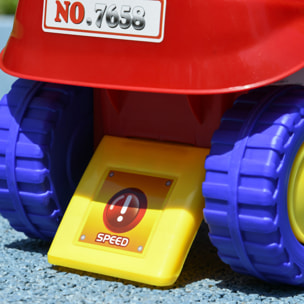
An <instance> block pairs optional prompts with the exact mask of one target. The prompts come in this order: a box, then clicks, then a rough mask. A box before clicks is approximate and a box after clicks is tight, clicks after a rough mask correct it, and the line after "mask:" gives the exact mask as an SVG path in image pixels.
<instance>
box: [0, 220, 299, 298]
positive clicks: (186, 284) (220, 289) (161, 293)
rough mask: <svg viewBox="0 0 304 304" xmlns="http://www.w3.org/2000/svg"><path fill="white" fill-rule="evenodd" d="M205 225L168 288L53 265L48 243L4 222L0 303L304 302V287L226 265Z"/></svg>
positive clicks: (0, 230) (0, 223)
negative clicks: (244, 273) (260, 277)
mask: <svg viewBox="0 0 304 304" xmlns="http://www.w3.org/2000/svg"><path fill="white" fill-rule="evenodd" d="M207 233H208V231H207V227H206V225H204V224H203V225H202V227H201V229H200V231H199V233H198V235H197V238H196V240H195V242H194V244H193V246H192V248H191V251H190V253H189V256H188V258H187V260H186V263H185V266H184V269H183V271H182V273H181V276H180V277H179V279H178V280H177V282H176V283H175V285H173V286H172V287H170V288H155V287H152V286H147V285H141V284H137V283H133V282H128V281H124V280H119V279H115V278H110V277H105V276H102V275H96V274H90V273H84V272H79V271H76V270H70V269H66V268H59V267H53V266H52V265H50V264H49V263H48V262H47V251H48V248H49V245H50V244H49V243H47V242H43V241H40V240H33V239H29V238H27V237H25V236H24V235H23V234H22V233H19V232H16V231H15V230H13V229H12V228H11V227H10V226H9V224H8V222H7V221H6V220H5V219H3V218H0V235H1V239H0V303H26V302H29V303H44V304H46V303H64V304H68V303H73V304H74V303H75V304H76V303H113V304H114V303H115V304H120V303H147V304H148V303H159V304H161V303H164V304H171V303H172V304H173V303H180V304H182V303H187V304H188V303H225V304H230V303H238V304H241V303H244V304H245V303H303V302H304V289H300V288H295V287H291V286H273V285H269V284H266V283H264V282H261V281H259V280H257V279H255V278H252V277H247V276H242V275H239V274H237V273H234V272H233V271H231V270H230V268H229V267H227V266H226V265H225V264H223V263H222V262H221V261H220V260H219V258H218V257H217V255H216V250H215V249H214V248H213V246H212V245H211V244H210V242H209V239H208V236H207Z"/></svg>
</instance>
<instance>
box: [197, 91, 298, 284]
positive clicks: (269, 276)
mask: <svg viewBox="0 0 304 304" xmlns="http://www.w3.org/2000/svg"><path fill="white" fill-rule="evenodd" d="M303 142H304V88H303V87H299V86H287V87H265V88H261V89H258V90H254V91H252V92H250V93H248V94H246V95H243V96H241V97H240V98H239V99H237V100H236V102H235V104H234V107H233V108H232V109H231V110H230V111H228V112H227V113H226V114H225V115H224V117H223V119H222V122H221V125H220V128H219V130H217V131H216V132H215V134H214V136H213V139H212V145H211V151H210V155H209V156H208V157H207V160H206V163H205V167H206V179H205V182H204V183H203V194H204V196H205V200H206V206H205V209H204V216H205V220H206V222H207V223H208V226H209V235H210V240H211V242H212V243H213V245H214V246H216V247H217V249H218V254H219V256H220V258H221V259H222V261H224V262H225V263H227V264H229V265H230V266H231V268H232V269H233V270H235V271H237V272H240V273H244V274H249V275H253V276H255V277H258V278H260V279H263V280H265V281H269V282H280V283H286V284H292V285H304V275H303V272H304V246H303V244H302V243H301V242H300V241H299V240H298V238H297V237H296V235H295V233H294V230H293V229H292V227H291V223H290V220H289V215H288V199H287V198H288V195H289V193H288V191H289V186H288V185H289V176H290V172H291V170H292V167H293V163H294V160H295V157H296V155H297V153H298V150H299V149H300V148H301V146H302V144H303ZM303 187H304V186H303ZM303 203H304V201H303Z"/></svg>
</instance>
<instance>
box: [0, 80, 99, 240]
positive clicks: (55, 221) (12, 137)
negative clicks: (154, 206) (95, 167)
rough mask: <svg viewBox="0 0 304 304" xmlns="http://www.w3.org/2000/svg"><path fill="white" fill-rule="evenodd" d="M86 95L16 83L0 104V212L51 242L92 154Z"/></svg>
mask: <svg viewBox="0 0 304 304" xmlns="http://www.w3.org/2000/svg"><path fill="white" fill-rule="evenodd" d="M92 112H93V110H92V90H91V89H87V88H80V87H71V86H64V85H56V84H48V83H41V82H35V81H29V80H22V79H19V80H17V81H16V82H15V84H14V85H13V86H12V89H11V91H10V93H9V94H7V95H5V96H4V97H3V98H2V100H1V101H0V212H1V214H2V216H4V217H5V218H7V219H8V221H9V222H10V224H11V226H12V227H13V228H15V229H16V230H18V231H22V232H24V233H25V234H26V235H27V236H29V237H33V238H40V239H45V240H51V239H52V238H53V236H54V235H55V233H56V230H57V227H58V225H59V222H60V220H61V218H62V216H63V214H64V211H65V209H66V207H67V204H68V202H69V200H70V198H71V196H72V194H73V192H74V190H75V188H76V186H77V183H78V181H79V180H80V177H81V175H82V172H83V171H84V169H85V167H86V165H87V164H88V161H89V159H90V157H91V155H92V152H93V126H92V123H93V119H92V116H93V115H92Z"/></svg>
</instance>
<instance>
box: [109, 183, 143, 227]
mask: <svg viewBox="0 0 304 304" xmlns="http://www.w3.org/2000/svg"><path fill="white" fill-rule="evenodd" d="M146 209H147V198H146V196H145V194H144V193H143V192H142V191H141V190H139V189H137V188H127V189H124V190H121V191H119V192H118V193H116V194H115V195H113V196H112V198H111V199H110V200H109V201H108V203H107V205H106V207H105V210H104V213H103V221H104V224H105V225H106V227H107V228H108V229H109V230H110V231H112V232H116V233H123V232H127V231H129V230H131V229H133V228H135V227H136V226H137V225H138V224H139V222H140V221H141V220H142V218H143V217H144V215H145V213H146Z"/></svg>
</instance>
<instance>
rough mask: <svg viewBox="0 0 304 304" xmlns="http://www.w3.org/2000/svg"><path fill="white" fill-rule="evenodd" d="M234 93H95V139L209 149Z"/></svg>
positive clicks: (104, 91)
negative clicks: (142, 140) (117, 138)
mask: <svg viewBox="0 0 304 304" xmlns="http://www.w3.org/2000/svg"><path fill="white" fill-rule="evenodd" d="M235 98H236V94H225V95H211V96H207V95H206V96H204V95H201V96H200V95H177V94H176V95H175V94H162V93H145V92H132V91H116V90H95V109H94V115H95V119H94V121H95V136H96V138H95V140H96V144H97V143H99V141H100V139H101V137H102V136H103V135H104V134H106V135H113V136H123V137H138V138H149V139H154V140H161V141H170V142H179V143H186V144H191V145H195V146H200V147H209V146H210V142H211V137H212V135H213V132H214V131H215V130H216V129H217V128H218V127H219V124H220V119H221V117H222V115H223V113H224V111H225V110H227V109H228V108H230V107H231V106H232V103H233V101H234V100H235Z"/></svg>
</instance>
